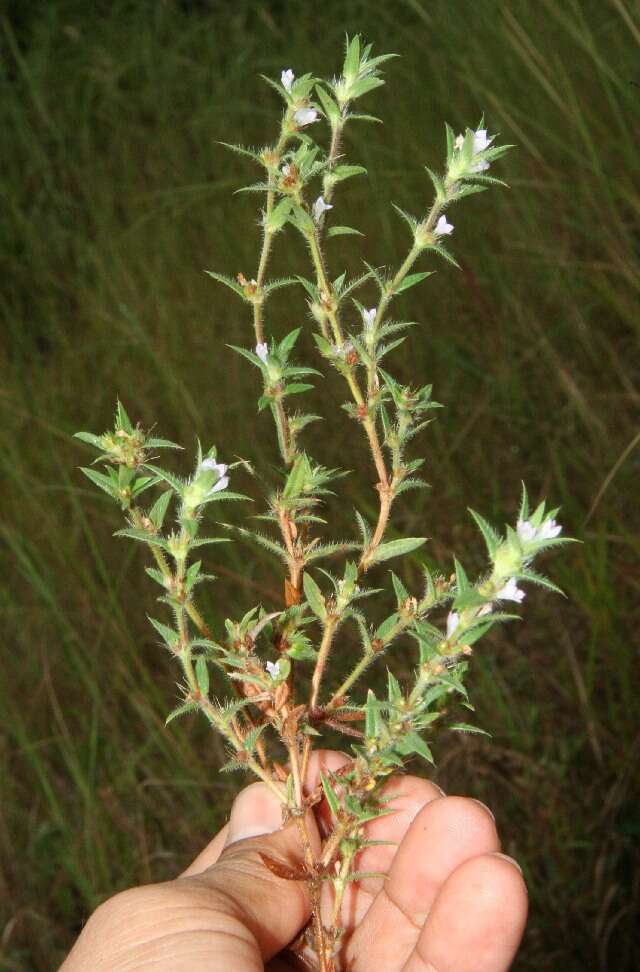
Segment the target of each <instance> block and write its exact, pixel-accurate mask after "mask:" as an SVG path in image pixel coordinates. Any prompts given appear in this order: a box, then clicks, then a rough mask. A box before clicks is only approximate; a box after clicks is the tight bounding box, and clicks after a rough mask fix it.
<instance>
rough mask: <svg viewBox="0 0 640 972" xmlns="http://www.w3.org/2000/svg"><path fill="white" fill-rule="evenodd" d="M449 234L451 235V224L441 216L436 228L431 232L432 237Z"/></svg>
mask: <svg viewBox="0 0 640 972" xmlns="http://www.w3.org/2000/svg"><path fill="white" fill-rule="evenodd" d="M449 233H453V224H452V223H448V222H447V217H446V216H441V217H440V219H439V220H438V222H437V223H436V227H435V229H434V231H433V235H434V236H448V235H449Z"/></svg>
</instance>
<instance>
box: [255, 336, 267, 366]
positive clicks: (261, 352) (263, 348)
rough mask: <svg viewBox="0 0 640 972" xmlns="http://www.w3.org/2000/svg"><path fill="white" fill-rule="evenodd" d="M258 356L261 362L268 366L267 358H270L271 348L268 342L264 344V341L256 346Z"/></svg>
mask: <svg viewBox="0 0 640 972" xmlns="http://www.w3.org/2000/svg"><path fill="white" fill-rule="evenodd" d="M256 354H257V356H258V357H259V358H260V360H261V361H262V362H263V364H266V363H267V358H268V357H269V346H268V344H267V343H266V342H263V341H260V342H258V344H256Z"/></svg>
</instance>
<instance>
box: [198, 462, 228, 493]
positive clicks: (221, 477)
mask: <svg viewBox="0 0 640 972" xmlns="http://www.w3.org/2000/svg"><path fill="white" fill-rule="evenodd" d="M228 468H229V467H228V466H227V465H225V463H223V462H216V461H215V459H204V460H203V461H202V464H201V465H200V469H201V470H202V469H206V470H208V471H210V472H215V473H217V475H218V480H217V482H215V483H214V484H213V486H212V487H211V488H210V489H209V490H208V492H207V496H211V495H212V494H213V493H219V492H220V490H221V489H226V488H227V486H228V485H229V477H228V476H227V469H228Z"/></svg>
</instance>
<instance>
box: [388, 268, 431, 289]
mask: <svg viewBox="0 0 640 972" xmlns="http://www.w3.org/2000/svg"><path fill="white" fill-rule="evenodd" d="M433 273H434V271H433V270H422V271H420V273H409V274H407V276H406V277H405V278H404V280H402V281H401V282H400V283H399V284H398V286H397V287H396V290H395V292H396V294H402V293H404V291H405V290H409V288H410V287H415V285H416V284H418V283H420V282H421V281H422V280H426V279H427V277H430V276H432V274H433Z"/></svg>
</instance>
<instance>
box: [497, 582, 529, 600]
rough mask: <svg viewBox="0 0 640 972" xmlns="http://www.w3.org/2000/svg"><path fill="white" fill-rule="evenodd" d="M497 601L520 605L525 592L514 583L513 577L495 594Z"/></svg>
mask: <svg viewBox="0 0 640 972" xmlns="http://www.w3.org/2000/svg"><path fill="white" fill-rule="evenodd" d="M496 598H497V599H498V600H499V601H517V603H518V604H521V603H522V601H523V600H524V598H525V592H524V591H521V590H520V588H519V587H518V585H517V583H516V579H515V577H512V578H510V580H508V581H507V583H506V584H505V585H504V587H502V588H501V589H500V590H499V591H498V593H497V594H496Z"/></svg>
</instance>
